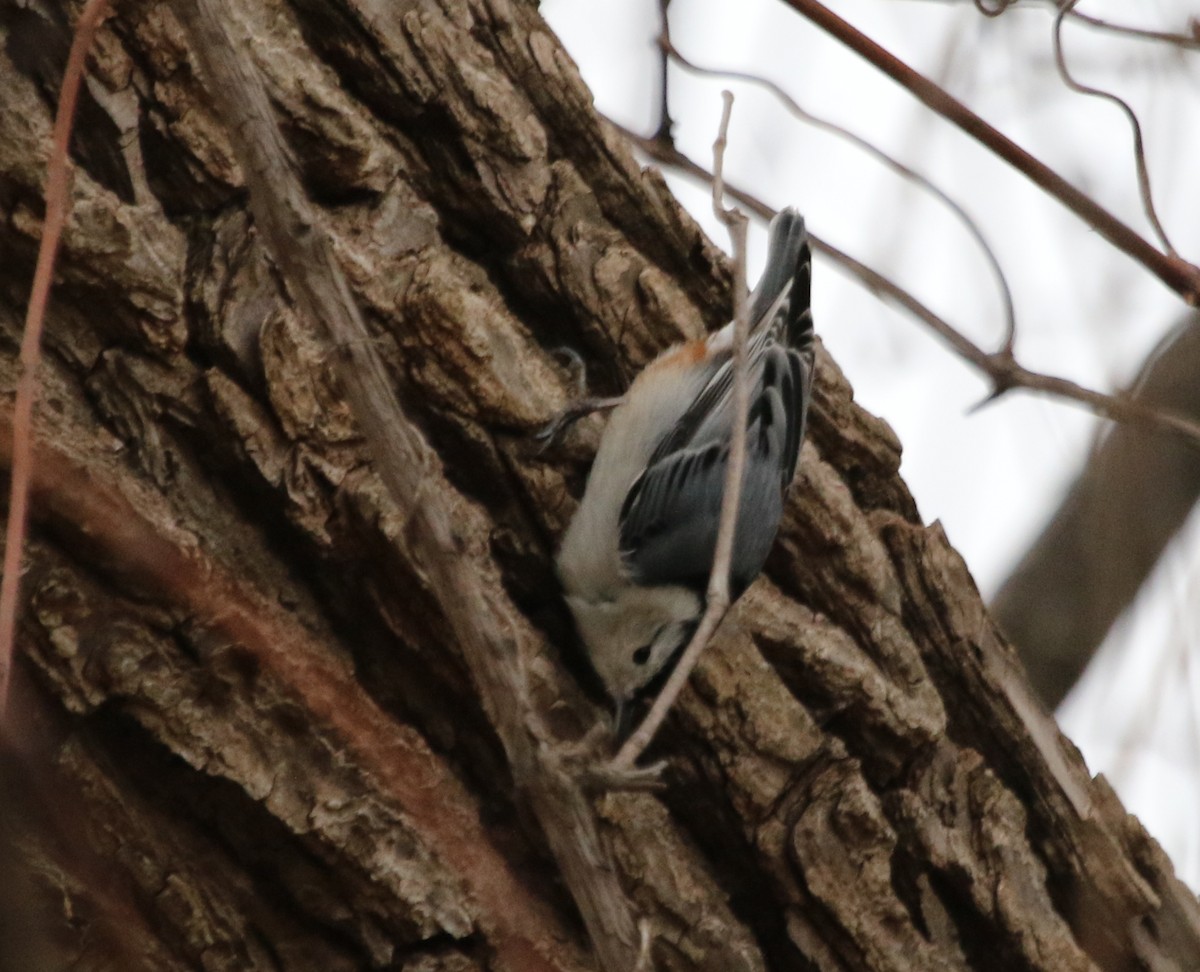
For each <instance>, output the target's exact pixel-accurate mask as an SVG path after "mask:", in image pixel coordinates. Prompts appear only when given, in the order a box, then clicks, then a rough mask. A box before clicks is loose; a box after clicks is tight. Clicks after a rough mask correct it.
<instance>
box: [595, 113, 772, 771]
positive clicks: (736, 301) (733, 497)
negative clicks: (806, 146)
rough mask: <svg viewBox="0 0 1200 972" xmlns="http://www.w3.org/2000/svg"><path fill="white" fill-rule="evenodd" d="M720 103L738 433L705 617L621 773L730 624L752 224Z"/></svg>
mask: <svg viewBox="0 0 1200 972" xmlns="http://www.w3.org/2000/svg"><path fill="white" fill-rule="evenodd" d="M721 98H722V99H723V100H724V108H723V110H722V112H721V127H720V129H719V131H718V133H717V140H716V141H715V142H714V143H713V180H712V199H713V212H714V213H715V214H716V216H717V219H719V220H720V221H721V222H722V223H724V224H725V226H726V228H728V230H729V236H730V239H731V241H732V243H733V267H734V269H733V321H734V324H733V418H732V423H733V432H732V435H731V436H730V442H729V465H728V467H727V468H726V470H725V483H724V486H723V492H722V494H721V515H720V519H719V521H718V524H717V543H716V547H715V549H714V550H713V562H712V570H711V571H710V572H709V575H708V591H707V594H706V600H705V607H704V615H703V616H702V617H701V618H700V624H699V626H698V627H697V628H696V632H695V634H693V635H692V640H691V641H689V642H688V646H687V648H685V649H684V652H683V654H682V655H681V656H680V659H679V662H678V664H676V666H675V668H674V669H673V670H672V672H671V675H670V677H669V678H668V679H667V684H666V685H664V686H663V688H662V691H661V692H659V693H658V696H657V698H655V700H654V704H653V705H652V706H651V707H650V711H649V712H648V713H646V717H645V718H644V719H643V720H642V722H641V724H640V725H639V726H638V727H637V729H636V730H635V731H634V733H633V734H632V735H631V736H630V737H629V739H627V740H626V741H625V745H623V746H622V747H621V751H620V752H619V753H617V755H616V757H615V758H614V759H613V761H612V769H614V770H616V771H618V772H622V771H625V772H628V771H629V770H632V769H633V766H634V763H636V762H637V759H638V757H639V756H640V755H641V754H642V753H643V752H645V750H646V747H647V746H649V745H650V743H651V741H652V740H653V739H654V734H655V733H656V732H658V729H659V727H660V726H661V725H662V723H663V720H664V719H666V717H667V713H668V712H670V711H671V706H672V705H674V704H675V700H676V699H677V698H679V693H680V692H682V691H683V687H684V685H686V684H687V680H688V677H689V676H690V675H691V674H692V669H694V668H695V667H696V662H698V661H699V660H700V655H701V653H702V652H703V651H704V649H705V648H706V647H707V646H708V643H709V641H711V640H712V636H713V635H714V634H715V633H716V631H717V628H719V627H720V625H721V622H722V621H723V620H724V619H725V615H726V614H727V613H728V611H729V605H730V597H729V571H730V568H731V566H732V564H733V541H734V532H735V530H736V528H737V515H738V507H739V506H740V504H741V499H742V474H743V472H744V470H745V468H746V416H747V413H748V412H749V410H750V392H749V389H748V388H747V387H746V331H747V329H748V328H749V326H750V321H749V317H748V313H747V308H746V230H747V227H748V225H749V220H748V219H747V218H746V216H745V214H744V213H742V212H741V211H739V210H738V209H735V208H733V207H730V208H728V209H727V208H726V207H725V180H724V172H723V170H724V163H725V148H726V145H727V144H728V141H727V139H728V135H729V118H730V115H731V114H732V112H733V93H732V92H730V91H723V92H721Z"/></svg>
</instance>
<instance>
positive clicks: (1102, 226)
mask: <svg viewBox="0 0 1200 972" xmlns="http://www.w3.org/2000/svg"><path fill="white" fill-rule="evenodd" d="M783 2H784V3H786V4H787V5H788V6H790V7H791V8H792V9H793V10H795V11H796V12H798V13H799V14H801V15H802V16H803V17H805V18H806V19H807V20H810V21H811V22H812V23H814V24H816V25H817V26H818V27H820V28H821V29H822V30H824V31H825V32H826V33H828V34H829V35H830V36H832V37H833V38H835V39H836V40H838V41H840V42H841V43H842V44H844V45H845V46H847V47H849V48H850V49H851V50H852V51H854V52H855V53H856V54H858V55H859V56H861V57H863V58H865V59H866V60H867V61H869V62H870V63H871V64H873V65H875V67H877V68H878V69H879V70H881V71H883V73H884V74H886V75H888V77H890V78H891V79H892V80H894V81H895V82H897V83H898V84H899V85H900V86H901V87H904V88H907V89H908V90H909V91H910V92H911V93H912V94H913V95H914V96H915V97H916V98H918V99H919V100H920V101H921V102H923V103H924V104H925V105H926V106H927V107H929V108H931V109H932V110H933V111H935V112H937V113H938V114H939V115H941V116H942V117H943V118H945V119H946V120H947V121H949V122H951V123H953V124H954V125H956V126H957V127H958V128H960V129H961V130H962V131H964V132H966V133H967V134H968V135H970V136H971V137H972V138H974V139H975V140H976V141H978V142H979V143H980V144H982V145H984V146H985V147H986V148H988V149H990V150H991V151H992V152H994V153H995V154H996V155H998V156H999V157H1000V158H1002V159H1004V160H1005V161H1006V162H1008V163H1009V164H1010V165H1012V166H1013V167H1014V168H1016V169H1017V170H1018V171H1019V172H1022V173H1024V174H1025V175H1026V176H1027V177H1028V178H1029V179H1030V180H1031V181H1032V182H1033V183H1034V184H1035V185H1037V186H1039V187H1041V188H1042V189H1044V190H1045V191H1046V192H1047V193H1049V194H1050V195H1051V196H1053V197H1054V198H1055V199H1057V200H1058V201H1059V202H1061V203H1062V204H1063V205H1064V206H1066V207H1067V208H1068V209H1070V210H1071V211H1072V212H1073V213H1075V214H1076V215H1077V216H1079V217H1080V218H1081V219H1083V220H1084V221H1085V222H1086V223H1088V224H1089V225H1090V226H1092V227H1093V228H1094V229H1095V230H1096V232H1098V233H1099V234H1100V235H1101V236H1103V237H1104V238H1105V239H1106V240H1108V241H1109V242H1110V243H1112V244H1113V246H1115V247H1116V248H1117V249H1119V250H1120V251H1121V252H1122V253H1126V254H1128V255H1129V256H1131V257H1133V259H1135V260H1137V261H1138V262H1139V263H1141V264H1142V265H1143V266H1145V267H1146V269H1148V270H1149V271H1150V272H1151V273H1153V274H1154V275H1155V276H1156V277H1158V279H1159V280H1161V281H1162V282H1163V283H1164V284H1166V285H1167V286H1168V287H1170V288H1171V290H1173V291H1175V292H1176V293H1177V294H1179V296H1180V297H1182V298H1183V299H1184V300H1185V301H1186V302H1187V303H1188V304H1190V305H1192V306H1197V305H1198V304H1200V267H1196V266H1193V265H1192V264H1190V263H1188V262H1187V261H1185V260H1182V259H1180V258H1179V257H1176V256H1171V255H1170V254H1166V253H1162V252H1160V251H1159V250H1157V249H1155V248H1154V246H1153V245H1151V244H1150V243H1149V241H1147V240H1145V239H1144V238H1143V237H1141V236H1140V235H1138V234H1137V233H1136V232H1135V231H1134V230H1133V229H1132V228H1131V227H1129V226H1127V225H1126V224H1125V223H1123V222H1121V221H1120V220H1119V219H1117V218H1116V217H1115V216H1114V215H1113V214H1112V213H1110V212H1109V211H1108V210H1106V209H1105V208H1104V207H1102V206H1100V205H1098V204H1097V203H1096V202H1095V201H1094V200H1093V199H1091V198H1090V197H1089V196H1088V195H1086V194H1085V193H1083V192H1080V190H1078V189H1076V188H1075V187H1074V186H1073V185H1071V184H1070V183H1069V182H1067V180H1066V179H1064V178H1063V177H1062V176H1060V175H1059V174H1058V173H1057V172H1055V171H1054V170H1053V169H1051V168H1050V167H1049V166H1047V165H1046V164H1045V163H1044V162H1041V161H1040V160H1038V159H1037V158H1035V157H1034V156H1033V155H1031V154H1030V153H1029V152H1027V151H1025V149H1023V148H1021V146H1019V145H1017V143H1016V142H1014V141H1013V140H1012V139H1010V138H1008V136H1006V135H1003V134H1002V133H1001V132H999V131H997V130H996V129H995V128H993V127H992V126H991V125H989V124H988V123H987V122H985V121H984V120H983V119H982V118H980V117H979V116H978V115H977V114H975V113H974V112H973V111H971V109H969V108H968V107H967V106H966V105H964V104H963V103H962V102H960V101H958V100H957V99H956V98H954V97H953V96H952V95H951V94H949V92H947V91H946V90H945V89H943V88H941V87H939V86H938V85H936V84H934V83H933V82H932V81H930V80H929V79H928V78H926V77H925V76H924V75H922V74H920V73H919V72H917V71H914V70H913V69H912V68H911V67H909V66H908V65H907V64H905V63H904V62H903V61H901V60H900V59H899V58H897V57H896V56H895V55H894V54H892V53H891V52H889V51H888V50H886V49H885V48H883V47H881V46H880V45H879V44H877V43H875V41H873V40H871V38H869V37H867V36H866V35H865V34H864V33H862V32H861V31H860V30H858V29H857V28H855V27H853V26H851V25H850V24H849V23H847V22H846V21H845V20H843V19H842V18H841V17H839V16H837V15H836V14H835V13H833V12H832V11H831V10H829V9H828V8H827V7H825V6H824V5H822V4H820V3H818V2H817V0H783Z"/></svg>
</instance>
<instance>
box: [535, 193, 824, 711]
mask: <svg viewBox="0 0 1200 972" xmlns="http://www.w3.org/2000/svg"><path fill="white" fill-rule="evenodd" d="M811 276H812V256H811V252H810V249H809V244H808V234H807V232H806V231H805V228H804V219H803V217H801V216H800V215H799V214H798V213H797V212H796V211H795V210H792V209H785V210H783V211H782V212H780V213H779V215H778V216H776V217H775V219H774V220H773V221H772V222H771V229H770V234H769V242H768V254H767V266H766V269H765V270H764V271H763V275H762V278H761V279H760V280H759V283H758V287H757V288H755V290H754V293H752V294H751V295H750V299H749V304H748V313H749V317H750V331H749V338H748V343H747V347H746V352H747V379H748V388H749V391H750V396H749V401H750V409H749V414H748V423H747V439H746V466H745V473H744V475H743V478H742V496H741V503H740V505H739V509H738V516H737V526H736V529H735V531H734V547H733V560H732V565H731V572H730V594H731V596H732V597H733V598H735V599H736V598H737V597H738V596H740V595H741V594H742V592H743V591H745V589H746V588H747V587H748V586H749V585H750V582H751V581H753V580H754V578H755V577H756V576H757V575H758V573H759V571H760V570H762V566H763V563H764V562H765V561H766V559H767V554H768V553H769V552H770V549H771V545H772V544H773V543H774V541H775V534H776V532H777V530H778V529H779V521H780V518H781V517H782V515H783V500H784V495H785V493H786V492H787V489H788V486H789V485H790V484H791V481H792V477H793V475H794V473H795V471H796V463H797V460H798V459H799V457H800V443H801V440H802V439H803V437H804V424H805V419H806V416H807V413H808V404H809V400H810V398H811V395H812V380H813V354H814V350H813V328H812V312H811V309H810V306H809V299H810V292H811ZM732 358H733V325H732V323H731V324H729V325H727V326H726V327H724V328H722V329H721V330H720V331H717V332H714V333H713V334H711V335H709V337H708V338H707V339H706V340H698V341H690V342H686V343H684V344H679V345H676V346H675V347H673V348H670V349H669V350H667V351H665V352H663V353H662V354H661V355H659V356H658V357H657V358H656V359H655V360H654V361H652V362H651V363H650V364H648V365H647V366H646V367H645V369H644V370H643V371H642V372H641V374H639V375H638V376H637V378H636V379H635V380H634V382H633V384H632V385H631V386H630V388H629V391H628V392H627V393H626V395H625V398H624V400H623V402H622V403H621V404H620V405H619V406H618V407H617V408H616V409H615V410H614V411H613V413H612V416H611V417H610V418H609V420H608V426H607V428H606V429H605V430H604V435H603V437H602V438H601V441H600V448H599V450H598V451H597V453H596V459H595V462H594V463H593V465H592V471H591V473H590V475H589V477H588V482H587V488H586V490H585V491H584V495H583V499H582V501H581V502H580V504H579V509H578V510H577V511H576V513H575V517H574V519H572V521H571V525H570V527H569V528H568V529H567V532H566V535H565V537H564V538H563V543H562V549H561V551H560V552H559V555H558V571H559V576H560V577H561V579H562V582H563V587H564V589H565V592H566V599H567V604H568V605H569V606H570V608H571V612H572V614H574V616H575V623H576V626H577V627H578V629H579V634H580V636H581V637H582V639H583V642H584V645H585V647H586V649H587V652H588V655H589V658H590V660H591V663H592V666H593V667H594V668H595V670H596V672H597V674H598V675H599V676H600V678H601V680H602V681H603V682H604V685H605V687H606V688H607V690H608V692H609V694H610V695H611V696H612V697H613V699H614V700H615V701H616V703H617V708H618V713H620V711H621V710H622V709H623V708H624V707H625V705H626V703H627V702H629V700H630V699H632V698H634V697H635V696H636V695H637V694H638V692H639V691H640V690H642V689H644V688H645V687H646V685H647V683H649V682H650V681H651V680H652V679H654V677H655V676H656V675H658V674H659V673H660V672H661V671H662V670H663V669H664V668H665V667H666V666H667V665H668V664H670V663H672V662H673V661H674V660H675V659H676V658H677V656H678V653H679V652H680V651H681V650H682V649H683V647H684V646H685V645H686V643H687V641H688V639H689V638H690V636H691V633H692V632H693V631H694V630H695V628H696V625H697V624H698V623H699V620H700V617H701V615H702V614H703V612H704V600H705V592H706V589H707V586H708V579H709V573H710V572H711V570H712V562H713V554H714V548H715V546H716V538H717V522H718V520H719V518H720V509H721V496H722V494H723V492H724V484H725V469H726V463H727V462H728V459H729V445H730V435H731V431H732V426H733V422H732V418H733V369H732ZM619 718H620V716H619V715H618V719H619Z"/></svg>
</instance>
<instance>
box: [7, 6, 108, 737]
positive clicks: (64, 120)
mask: <svg viewBox="0 0 1200 972" xmlns="http://www.w3.org/2000/svg"><path fill="white" fill-rule="evenodd" d="M108 7H109V0H88V4H87V6H86V7H84V8H83V13H82V14H80V16H79V23H78V24H76V26H75V37H74V39H73V40H72V41H71V52H70V54H69V55H68V56H67V67H66V71H65V72H64V73H63V80H62V89H61V90H60V91H59V93H58V110H57V113H56V114H55V117H54V135H53V140H52V142H51V145H50V159H49V161H48V162H47V164H46V219H45V222H44V223H43V224H42V242H41V245H40V246H39V247H38V257H37V266H36V267H35V269H34V271H33V288H32V290H31V292H30V295H29V309H28V311H27V312H26V316H25V332H24V334H23V335H22V337H21V373H20V376H19V377H18V379H17V397H16V402H15V403H14V405H13V426H12V428H13V458H12V481H11V484H10V486H9V500H8V526H7V528H6V531H5V534H4V537H5V542H4V577H3V578H2V579H0V727H2V726H3V725H4V717H5V713H6V711H7V708H8V685H9V681H10V679H11V677H12V664H13V653H14V650H15V647H16V625H17V601H18V599H19V595H20V585H21V552H22V550H23V548H24V546H25V527H26V521H27V519H28V508H29V484H30V480H31V478H32V466H33V404H34V400H35V399H36V398H37V388H38V379H37V370H38V364H39V362H40V361H41V357H42V330H43V327H44V325H45V320H46V304H47V302H48V300H49V297H50V284H51V283H52V282H53V280H54V263H55V260H56V259H57V257H58V245H59V241H60V240H61V239H62V230H63V226H64V225H65V224H66V222H67V214H68V213H69V212H70V208H71V172H70V167H69V161H68V158H67V152H68V149H69V147H70V143H71V127H72V125H73V124H74V122H75V106H76V105H77V104H78V101H79V85H80V82H81V81H82V80H83V72H84V69H85V67H86V65H87V56H88V51H90V50H91V48H92V41H93V39H94V38H95V36H96V31H97V29H99V27H100V24H101V23H103V21H104V18H105V17H106V16H107V15H108Z"/></svg>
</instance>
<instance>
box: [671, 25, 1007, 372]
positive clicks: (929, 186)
mask: <svg viewBox="0 0 1200 972" xmlns="http://www.w3.org/2000/svg"><path fill="white" fill-rule="evenodd" d="M659 43H660V45H662V46H663V48H664V50H666V52H667V53H668V54H669V55H670V57H672V58H673V59H674V60H675V61H676V63H678V64H679V65H680V66H681V67H683V68H684V69H686V70H688V71H692V72H694V73H696V74H700V75H707V76H709V77H718V78H726V79H729V80H735V81H745V82H746V83H747V84H754V85H758V86H759V87H761V88H765V89H766V90H767V91H769V92H770V93H771V94H773V95H774V96H775V97H776V98H777V99H778V100H779V101H780V102H781V103H782V104H783V106H784V108H786V109H787V110H788V111H789V112H790V113H791V114H792V115H793V116H795V117H796V118H798V119H800V120H801V121H803V122H806V123H807V124H809V125H812V126H814V127H815V128H819V129H821V130H822V131H826V132H829V133H831V134H833V135H836V136H837V137H838V138H842V139H845V140H846V141H848V142H850V144H852V145H855V146H857V147H858V148H860V149H861V150H862V151H864V152H866V153H867V154H868V155H871V156H872V157H873V158H875V159H878V160H879V161H880V162H882V163H883V164H884V165H886V166H887V167H888V168H889V169H891V170H892V171H893V172H895V173H897V174H898V175H899V176H900V177H901V178H903V179H907V180H908V181H909V182H912V183H915V184H916V185H918V186H920V187H921V188H922V189H925V190H926V191H927V192H929V193H931V194H932V195H934V196H936V197H937V198H938V199H939V200H941V202H942V203H943V204H944V205H945V206H946V207H947V208H948V209H949V210H950V211H951V212H952V213H954V215H955V216H956V217H958V220H959V222H961V223H962V225H963V226H964V227H965V228H966V230H967V232H968V233H970V234H971V236H973V237H974V238H975V242H976V243H978V244H979V248H980V249H981V250H982V251H983V255H984V259H986V260H987V262H988V264H989V265H990V266H991V268H992V273H993V274H994V275H995V278H996V284H997V286H999V288H1000V299H1001V301H1002V302H1003V304H1004V325H1005V333H1004V341H1003V343H1002V344H1001V346H1000V350H1001V352H1002V353H1010V352H1011V351H1012V350H1013V346H1014V345H1015V343H1016V337H1017V318H1016V312H1015V310H1014V308H1013V298H1012V290H1011V289H1010V288H1009V286H1008V278H1007V277H1006V276H1005V275H1004V269H1003V268H1002V267H1001V266H1000V261H999V260H998V259H997V258H996V254H995V251H994V250H993V249H992V248H991V246H990V245H989V244H988V241H987V239H986V237H984V235H983V231H982V230H981V229H980V228H979V225H978V224H977V223H976V222H975V220H974V219H972V218H971V215H970V214H969V213H968V212H967V211H966V210H965V209H963V207H962V206H961V205H960V204H959V203H958V202H956V201H955V200H954V199H952V198H951V197H950V195H949V194H947V193H946V192H945V191H944V190H943V189H941V188H940V187H938V186H937V185H936V184H935V183H933V182H932V181H931V180H930V179H928V178H926V177H925V176H923V175H921V173H919V172H916V171H914V170H913V169H910V168H909V167H908V166H907V165H905V164H904V163H903V162H901V161H899V160H898V159H895V158H893V157H892V156H890V155H888V153H887V152H885V151H883V149H881V148H879V147H878V146H877V145H874V144H872V143H871V142H869V141H867V140H866V139H865V138H863V137H862V136H860V135H856V134H855V133H854V132H852V131H850V130H849V129H847V128H843V127H842V126H841V125H838V124H836V123H835V122H831V121H828V120H827V119H824V118H821V117H820V116H818V115H814V114H812V113H811V112H810V111H808V110H807V109H805V108H802V107H801V106H800V104H799V103H798V102H797V101H796V100H795V99H794V98H792V97H791V95H789V94H788V93H787V92H786V91H784V90H783V88H781V87H780V86H779V85H777V84H776V83H775V82H774V81H771V80H770V79H768V78H764V77H760V76H758V75H755V74H748V73H745V72H742V71H728V70H724V69H715V68H706V67H701V66H700V65H698V64H695V63H694V62H692V61H689V60H688V59H687V58H686V57H684V56H683V55H682V54H681V53H680V52H679V50H678V49H677V48H676V47H674V46H673V45H672V44H671V41H670V38H669V37H665V36H664V37H662V38H660V40H659Z"/></svg>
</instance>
